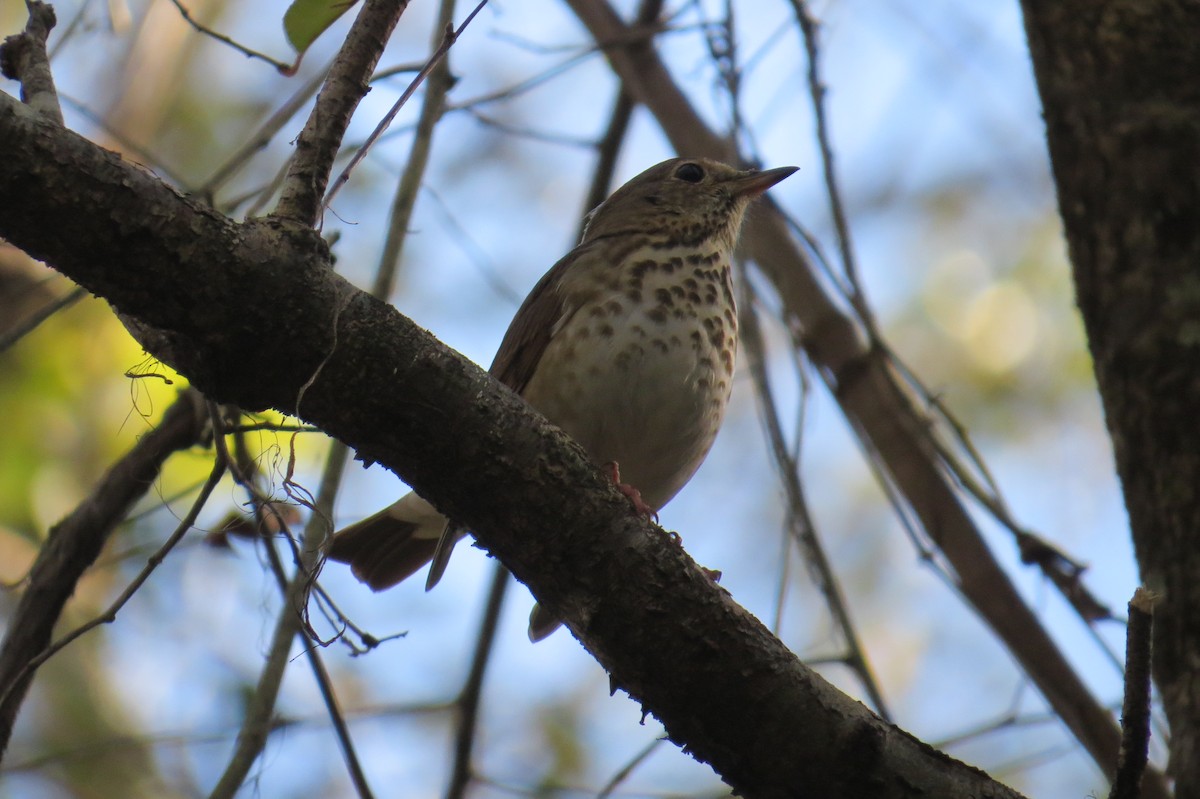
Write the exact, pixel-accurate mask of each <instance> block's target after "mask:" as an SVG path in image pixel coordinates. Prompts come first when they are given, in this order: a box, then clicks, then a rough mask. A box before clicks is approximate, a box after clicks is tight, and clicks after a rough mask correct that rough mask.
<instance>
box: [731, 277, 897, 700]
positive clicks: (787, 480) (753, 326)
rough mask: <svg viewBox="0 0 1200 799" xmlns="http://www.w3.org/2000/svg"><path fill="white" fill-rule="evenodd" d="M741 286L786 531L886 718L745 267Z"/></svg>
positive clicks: (746, 338) (745, 339)
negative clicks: (800, 457) (781, 401)
mask: <svg viewBox="0 0 1200 799" xmlns="http://www.w3.org/2000/svg"><path fill="white" fill-rule="evenodd" d="M738 282H739V284H740V287H741V292H742V297H741V298H740V300H741V301H740V305H741V313H740V314H739V317H740V321H741V324H740V328H741V335H740V340H741V343H742V347H743V348H744V350H745V353H746V358H747V360H748V361H749V362H750V374H751V376H752V378H753V380H754V386H755V389H756V391H755V396H756V397H757V398H758V400H759V416H760V418H762V420H763V425H764V427H765V428H766V434H767V440H768V442H769V443H770V445H771V453H772V455H773V457H774V461H775V469H776V472H777V473H778V474H779V479H780V481H781V482H782V483H783V488H784V491H785V493H786V494H787V499H788V503H787V508H788V512H787V527H788V532H789V533H790V534H791V535H792V536H793V537H795V539H796V543H797V544H798V545H799V546H800V550H801V552H803V553H804V558H805V560H806V561H807V563H808V564H809V567H810V570H811V573H812V575H813V579H814V582H815V583H816V585H817V588H818V590H820V592H821V594H822V596H824V597H825V604H826V605H827V606H828V607H829V612H830V614H831V615H832V616H833V619H834V622H835V623H836V624H837V626H838V629H840V630H841V632H842V637H843V638H844V639H845V645H846V649H847V655H846V658H845V662H846V664H847V665H849V666H850V668H851V669H853V670H854V672H855V673H856V674H857V675H858V678H859V680H860V681H861V682H862V684H863V689H864V690H865V691H866V693H867V696H868V698H869V699H870V700H871V704H873V705H874V706H875V712H876V713H878V714H879V715H880V716H881V717H882V718H884V719H888V718H890V715H889V713H888V710H887V704H886V703H885V702H884V700H883V692H882V691H881V690H880V689H879V684H878V683H877V682H876V680H875V677H874V675H873V674H872V673H871V668H870V666H869V664H868V663H867V657H866V654H865V652H864V650H863V648H862V645H861V644H860V643H859V641H858V634H857V632H856V631H855V629H854V623H853V622H852V621H851V619H850V611H849V608H848V607H847V606H846V600H845V597H844V595H843V593H842V589H841V586H840V585H839V583H838V579H837V575H835V574H834V572H833V566H832V565H831V564H830V562H829V558H828V556H827V555H826V554H825V549H824V547H823V546H822V545H821V541H820V539H819V538H818V537H817V531H816V527H815V526H814V524H813V520H812V516H811V514H810V513H809V510H808V500H807V498H806V497H805V495H804V489H803V486H801V484H800V478H799V464H798V463H797V462H796V461H795V460H794V459H793V458H792V455H791V453H790V452H789V450H788V446H787V443H786V440H785V438H784V435H783V428H782V426H781V425H780V422H779V416H778V414H777V413H776V405H775V400H774V397H773V394H772V391H771V383H770V379H769V378H768V376H767V367H766V349H765V344H764V343H763V339H762V332H761V330H760V329H759V326H758V309H757V308H756V303H755V296H754V287H753V286H752V285H751V284H750V281H749V280H747V279H746V275H745V273H744V270H743V274H742V279H741V280H740V281H738Z"/></svg>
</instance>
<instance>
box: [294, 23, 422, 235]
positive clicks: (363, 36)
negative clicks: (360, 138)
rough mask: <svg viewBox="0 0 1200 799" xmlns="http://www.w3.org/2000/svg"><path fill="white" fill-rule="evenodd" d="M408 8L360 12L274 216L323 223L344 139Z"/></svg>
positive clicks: (304, 134)
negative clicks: (320, 219) (322, 212)
mask: <svg viewBox="0 0 1200 799" xmlns="http://www.w3.org/2000/svg"><path fill="white" fill-rule="evenodd" d="M406 8H408V0H367V2H366V3H365V4H364V5H363V7H362V10H361V11H359V12H358V16H357V17H356V18H355V19H354V24H353V25H352V26H351V27H350V33H349V34H348V35H347V36H346V41H345V43H344V44H343V45H342V49H341V52H339V53H338V58H337V60H336V61H335V62H334V64H333V67H332V68H331V69H330V70H329V77H328V78H327V79H326V81H325V85H324V86H323V87H322V88H321V92H320V93H319V94H318V95H317V102H316V104H315V105H314V106H313V110H312V113H311V114H309V116H308V122H307V123H305V125H304V130H303V131H301V132H300V137H299V138H298V139H297V140H296V155H295V157H294V158H293V160H292V164H291V166H290V167H289V169H288V174H287V177H286V178H285V179H284V185H283V193H282V195H281V196H280V198H279V204H278V206H276V208H275V213H274V216H277V217H279V218H281V219H286V220H289V221H292V222H298V223H300V224H301V225H304V226H305V227H312V226H313V225H315V224H316V223H317V216H318V213H319V211H320V209H321V198H322V197H323V196H324V194H325V187H326V185H328V183H329V173H330V171H331V170H332V169H333V159H334V157H335V156H337V151H338V148H339V147H341V145H342V136H343V135H345V133H346V128H347V127H348V126H349V124H350V117H351V116H352V115H353V114H354V109H355V108H357V107H358V103H359V101H360V100H362V98H363V97H365V96H366V94H367V92H369V91H370V90H371V87H370V84H369V82H368V81H369V79H370V77H371V72H372V71H373V70H374V69H375V65H376V64H377V63H379V57H380V56H381V55H383V48H384V47H386V46H387V42H388V38H389V37H390V36H391V35H392V29H393V28H394V27H396V22H397V21H399V19H400V15H401V14H403V13H404V9H406Z"/></svg>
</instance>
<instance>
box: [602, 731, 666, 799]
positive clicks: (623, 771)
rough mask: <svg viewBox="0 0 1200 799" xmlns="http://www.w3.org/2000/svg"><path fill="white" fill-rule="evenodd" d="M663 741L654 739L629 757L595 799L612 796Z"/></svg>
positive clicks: (662, 739)
mask: <svg viewBox="0 0 1200 799" xmlns="http://www.w3.org/2000/svg"><path fill="white" fill-rule="evenodd" d="M665 740H666V739H665V738H655V739H654V740H653V741H651V742H650V743H648V744H646V745H645V746H643V747H642V748H641V750H640V751H639V752H638V753H637V754H635V755H634V756H633V757H631V758H630V759H629V762H628V763H626V764H625V765H623V766H621V768H620V769H619V770H618V771H617V773H616V774H614V775H613V776H612V779H610V780H609V781H608V783H607V784H606V785H605V786H604V787H603V788H601V789H600V793H598V794H596V799H608V797H610V796H612V795H613V792H614V791H616V790H617V788H619V787H621V783H622V782H624V781H625V780H627V779H629V775H630V774H632V773H633V770H634V769H636V768H637V767H638V766H640V765H642V764H643V763H645V762H646V758H648V757H650V755H652V754H654V750H655V749H657V748H658V747H660V746H661V745H662V742H663V741H665Z"/></svg>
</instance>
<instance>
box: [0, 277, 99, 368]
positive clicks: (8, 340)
mask: <svg viewBox="0 0 1200 799" xmlns="http://www.w3.org/2000/svg"><path fill="white" fill-rule="evenodd" d="M85 296H87V289H83V288H74V289H72V290H71V291H68V292H67V293H66V294H64V295H63V296H61V297H59V298H58V299H57V300H54V301H53V302H49V303H47V304H46V305H44V306H42V307H41V308H39V309H37V311H35V312H34V313H32V314H30V315H29V317H28V318H26V319H22V320H21V321H20V322H19V323H18V324H17V325H16V326H14V327H13V328H12V329H10V330H6V331H4V333H3V334H0V352H4V351H5V350H7V349H8V348H9V347H11V346H12V345H13V344H16V343H17V342H18V341H20V340H21V339H22V338H24V337H25V336H27V335H29V334H30V333H31V332H33V331H34V330H35V329H36V328H37V326H38V325H40V324H41V323H42V322H45V321H46V320H47V319H49V318H50V317H51V316H54V314H56V313H58V312H59V311H61V310H62V309H64V308H69V307H70V306H72V305H74V304H75V303H77V302H79V301H80V300H81V299H83V298H84V297H85Z"/></svg>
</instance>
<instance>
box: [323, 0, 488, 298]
mask: <svg viewBox="0 0 1200 799" xmlns="http://www.w3.org/2000/svg"><path fill="white" fill-rule="evenodd" d="M453 19H454V2H453V0H442V3H441V5H440V9H439V11H438V20H437V23H436V24H437V30H439V31H448V30H449V29H450V24H451V21H452V20H453ZM463 24H464V25H465V24H466V23H463ZM442 45H443V46H446V47H447V49H448V45H447V44H446V38H445V35H443V38H442ZM442 55H443V56H444V55H445V51H442ZM422 74H427V75H428V76H429V86H428V88H426V90H425V98H424V99H423V100H422V102H421V113H420V115H419V116H418V118H417V127H416V130H415V132H414V134H413V140H412V145H411V146H410V147H409V151H408V160H407V162H406V164H405V167H404V173H403V174H402V175H401V177H400V182H399V183H398V184H397V185H396V193H395V194H394V195H393V197H392V209H391V214H390V215H389V219H388V229H387V237H386V238H385V239H384V243H383V253H382V254H381V255H380V258H379V268H378V269H376V270H375V284H374V285H373V286H372V288H371V293H372V294H373V295H374V296H376V297H378V298H379V299H381V300H383V301H384V302H386V301H387V298H388V297H389V296H391V293H392V289H393V288H394V287H395V284H396V274H397V272H398V271H399V267H400V258H401V255H402V253H403V251H404V242H405V240H406V239H407V238H408V231H409V227H410V222H411V220H412V213H413V208H414V206H415V205H416V203H417V192H418V191H419V190H420V188H421V182H422V180H423V179H424V177H425V170H426V167H427V166H428V165H429V153H430V150H431V149H432V147H433V130H434V128H435V127H437V123H438V122H439V121H440V120H441V118H442V114H443V113H444V112H445V110H446V94H447V93H448V92H449V91H450V87H451V86H453V85H454V76H453V75H452V74H451V73H450V64H449V60H448V59H444V58H439V59H438V60H437V62H436V63H434V65H433V67H432V68H431V69H429V71H428V72H427V73H426V72H425V70H422V72H421V73H418V76H417V77H418V78H420V77H421V75H422ZM396 110H398V109H396ZM366 146H367V145H364V147H363V148H362V149H360V150H359V152H360V153H361V152H363V151H364V150H365V148H366ZM346 169H347V170H349V169H350V167H349V166H347V167H346ZM343 174H346V173H345V172H343ZM339 180H340V178H339ZM335 190H336V187H335Z"/></svg>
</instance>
